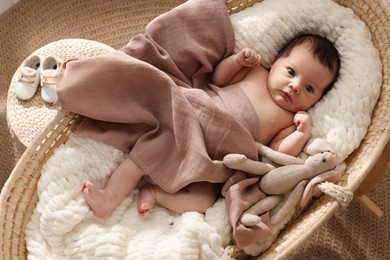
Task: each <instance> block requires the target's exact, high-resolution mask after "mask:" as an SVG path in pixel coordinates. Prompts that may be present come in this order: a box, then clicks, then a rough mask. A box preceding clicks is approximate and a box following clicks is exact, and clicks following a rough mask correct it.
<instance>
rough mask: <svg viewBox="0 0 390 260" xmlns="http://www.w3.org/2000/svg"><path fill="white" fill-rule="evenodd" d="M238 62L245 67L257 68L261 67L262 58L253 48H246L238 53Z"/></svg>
mask: <svg viewBox="0 0 390 260" xmlns="http://www.w3.org/2000/svg"><path fill="white" fill-rule="evenodd" d="M236 61H237V63H238V64H240V65H241V66H244V67H257V66H260V65H261V56H260V55H259V54H257V53H256V51H255V50H253V49H251V48H244V49H242V50H241V51H240V52H239V53H237V56H236Z"/></svg>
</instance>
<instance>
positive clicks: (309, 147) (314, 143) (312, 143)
mask: <svg viewBox="0 0 390 260" xmlns="http://www.w3.org/2000/svg"><path fill="white" fill-rule="evenodd" d="M303 151H304V152H305V153H307V154H309V155H313V154H316V153H321V152H330V153H332V154H334V155H335V154H336V152H335V150H334V149H333V147H332V146H331V145H330V144H329V143H328V141H326V140H325V139H321V138H311V139H309V140H308V141H307V143H306V145H305V147H304V148H303Z"/></svg>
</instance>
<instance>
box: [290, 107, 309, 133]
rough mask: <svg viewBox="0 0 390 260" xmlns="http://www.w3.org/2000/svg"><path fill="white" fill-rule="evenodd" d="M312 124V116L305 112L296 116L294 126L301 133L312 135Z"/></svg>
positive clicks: (300, 112)
mask: <svg viewBox="0 0 390 260" xmlns="http://www.w3.org/2000/svg"><path fill="white" fill-rule="evenodd" d="M311 122H312V119H311V116H310V115H309V114H308V113H307V112H305V111H299V112H297V113H296V114H295V116H294V124H295V125H296V126H297V130H298V131H299V132H302V133H307V134H310V130H311Z"/></svg>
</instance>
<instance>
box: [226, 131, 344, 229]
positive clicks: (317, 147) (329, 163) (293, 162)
mask: <svg viewBox="0 0 390 260" xmlns="http://www.w3.org/2000/svg"><path fill="white" fill-rule="evenodd" d="M256 145H257V148H258V152H259V155H260V156H262V157H263V160H264V157H265V158H266V159H269V160H270V161H272V162H273V163H267V162H262V161H254V160H250V159H248V158H247V157H246V156H244V155H242V154H228V155H226V156H225V157H224V159H223V163H224V164H225V165H226V166H227V167H229V168H231V169H235V170H240V171H244V172H247V173H249V174H255V175H260V176H262V178H261V180H260V182H259V185H260V189H261V190H262V191H263V192H264V193H265V194H267V195H268V196H267V197H266V198H265V199H263V200H261V201H259V202H257V203H256V204H254V205H252V206H251V207H250V208H249V209H247V210H246V211H245V212H243V214H242V215H241V218H240V221H241V223H242V224H243V225H245V226H247V227H250V226H255V225H258V224H259V223H260V222H261V217H260V215H262V214H263V213H265V212H268V211H269V212H270V216H271V224H272V225H274V224H277V223H279V222H280V221H281V220H283V219H284V218H285V217H286V216H287V215H288V214H289V213H290V212H291V211H292V210H294V208H295V207H297V206H298V207H303V206H304V205H305V204H306V202H307V201H308V200H309V198H310V197H311V191H312V189H313V188H314V185H315V184H317V183H320V182H323V181H325V180H328V179H330V178H336V177H337V178H338V177H340V173H339V172H338V169H337V159H336V154H335V152H334V150H333V149H332V147H331V146H330V144H329V143H328V142H327V141H325V140H323V139H319V138H316V139H310V140H309V141H308V143H307V144H306V146H305V148H304V149H303V151H304V152H305V153H307V154H309V155H311V157H309V158H308V159H307V160H306V161H304V160H302V159H300V158H297V157H293V156H290V155H286V154H283V153H280V152H277V151H274V150H272V149H271V148H269V147H267V146H265V145H262V144H260V143H256ZM274 165H276V166H274ZM285 194H287V196H288V198H287V199H286V200H284V201H283V205H280V204H281V202H282V197H283V196H284V195H285ZM277 206H278V207H277Z"/></svg>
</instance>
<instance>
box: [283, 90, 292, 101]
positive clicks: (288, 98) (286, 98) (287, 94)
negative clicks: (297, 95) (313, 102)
mask: <svg viewBox="0 0 390 260" xmlns="http://www.w3.org/2000/svg"><path fill="white" fill-rule="evenodd" d="M281 93H282V97H283V98H284V99H285V100H286V101H287V102H289V103H292V102H293V100H292V97H291V95H290V93H288V92H285V91H283V90H282V91H281Z"/></svg>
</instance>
